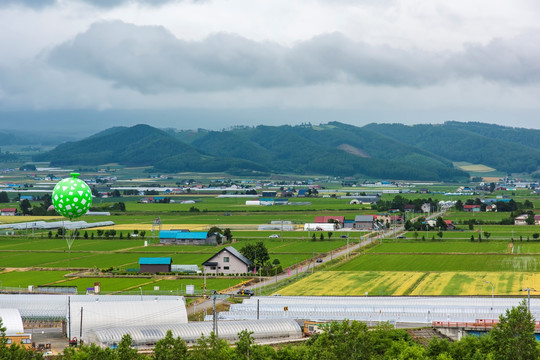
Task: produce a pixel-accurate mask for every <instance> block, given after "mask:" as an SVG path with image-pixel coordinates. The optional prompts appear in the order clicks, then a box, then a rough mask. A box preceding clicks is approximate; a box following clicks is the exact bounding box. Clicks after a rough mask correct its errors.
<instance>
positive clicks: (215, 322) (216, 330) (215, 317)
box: [212, 290, 219, 337]
mask: <svg viewBox="0 0 540 360" xmlns="http://www.w3.org/2000/svg"><path fill="white" fill-rule="evenodd" d="M212 320H213V330H214V334H216V337H218V336H219V335H218V325H217V313H216V291H215V290H214V305H213V316H212Z"/></svg>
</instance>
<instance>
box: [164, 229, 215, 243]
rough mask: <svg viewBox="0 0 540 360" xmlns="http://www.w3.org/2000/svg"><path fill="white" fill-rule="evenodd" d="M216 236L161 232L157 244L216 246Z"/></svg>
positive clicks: (205, 233) (177, 231)
mask: <svg viewBox="0 0 540 360" xmlns="http://www.w3.org/2000/svg"><path fill="white" fill-rule="evenodd" d="M218 236H219V235H217V234H209V233H207V232H185V231H182V230H161V231H160V232H159V243H160V244H166V245H217V237H218Z"/></svg>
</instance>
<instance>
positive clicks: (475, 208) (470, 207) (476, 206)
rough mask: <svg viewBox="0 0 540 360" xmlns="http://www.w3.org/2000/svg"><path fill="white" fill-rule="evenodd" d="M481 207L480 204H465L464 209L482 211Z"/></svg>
mask: <svg viewBox="0 0 540 360" xmlns="http://www.w3.org/2000/svg"><path fill="white" fill-rule="evenodd" d="M481 209H482V207H481V206H480V205H463V211H467V212H480V210H481Z"/></svg>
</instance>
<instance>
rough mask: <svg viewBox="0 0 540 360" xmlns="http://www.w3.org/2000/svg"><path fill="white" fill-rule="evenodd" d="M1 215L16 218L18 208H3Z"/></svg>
mask: <svg viewBox="0 0 540 360" xmlns="http://www.w3.org/2000/svg"><path fill="white" fill-rule="evenodd" d="M0 215H2V216H15V215H17V208H3V209H2V210H1V211H0Z"/></svg>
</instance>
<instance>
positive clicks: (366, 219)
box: [353, 215, 375, 230]
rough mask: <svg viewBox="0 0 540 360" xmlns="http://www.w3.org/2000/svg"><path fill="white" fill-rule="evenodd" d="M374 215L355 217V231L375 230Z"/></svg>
mask: <svg viewBox="0 0 540 360" xmlns="http://www.w3.org/2000/svg"><path fill="white" fill-rule="evenodd" d="M374 220H375V216H374V215H356V216H355V217H354V227H353V228H354V229H357V230H373V222H374Z"/></svg>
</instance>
